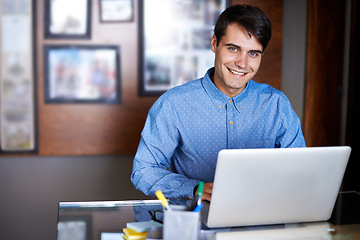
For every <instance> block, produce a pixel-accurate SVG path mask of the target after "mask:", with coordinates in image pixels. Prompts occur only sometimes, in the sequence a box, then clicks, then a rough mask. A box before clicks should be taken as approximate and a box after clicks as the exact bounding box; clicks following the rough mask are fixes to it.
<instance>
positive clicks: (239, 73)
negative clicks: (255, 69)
mask: <svg viewBox="0 0 360 240" xmlns="http://www.w3.org/2000/svg"><path fill="white" fill-rule="evenodd" d="M229 70H230V72H232V73H234V74H236V75H240V76H243V75H245V73H241V72H237V71H234V70H232V69H229Z"/></svg>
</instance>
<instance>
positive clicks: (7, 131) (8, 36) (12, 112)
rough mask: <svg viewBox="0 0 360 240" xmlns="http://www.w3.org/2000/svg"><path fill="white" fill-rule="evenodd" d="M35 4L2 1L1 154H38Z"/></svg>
mask: <svg viewBox="0 0 360 240" xmlns="http://www.w3.org/2000/svg"><path fill="white" fill-rule="evenodd" d="M34 4H35V1H32V0H1V1H0V43H1V44H0V135H1V139H0V146H1V148H0V152H1V153H17V152H36V151H37V143H36V124H35V122H36V115H35V112H36V107H35V106H36V103H35V72H34V69H35V66H34V64H35V61H34V52H35V44H34V42H35V40H34V39H35V38H34V36H35V34H34V30H33V26H35V24H34V16H35V14H34V13H35V11H34V9H35V7H34Z"/></svg>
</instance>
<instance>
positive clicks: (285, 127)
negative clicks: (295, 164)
mask: <svg viewBox="0 0 360 240" xmlns="http://www.w3.org/2000/svg"><path fill="white" fill-rule="evenodd" d="M279 106H280V112H281V115H282V121H281V128H280V129H279V130H278V134H277V139H276V145H277V146H278V147H283V148H288V147H290V148H294V147H306V144H305V139H304V136H303V133H302V131H301V123H300V119H299V117H298V116H297V115H296V113H295V111H294V110H293V108H292V107H291V103H290V101H289V100H288V98H287V97H285V95H284V98H280V102H279Z"/></svg>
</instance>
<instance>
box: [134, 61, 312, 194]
mask: <svg viewBox="0 0 360 240" xmlns="http://www.w3.org/2000/svg"><path fill="white" fill-rule="evenodd" d="M213 74H214V69H213V68H212V69H210V70H209V71H208V72H207V73H206V75H205V76H204V77H203V78H201V79H198V80H195V81H192V82H190V83H187V84H185V85H182V86H179V87H175V88H173V89H171V90H169V91H167V92H166V93H164V94H163V95H162V96H161V97H160V98H159V99H158V100H157V101H156V102H155V103H154V105H153V106H152V108H151V109H150V111H149V114H148V117H147V119H146V123H145V126H144V129H143V131H142V133H141V140H140V144H139V147H138V150H137V153H136V156H135V159H134V165H133V173H132V175H131V180H132V182H133V183H134V185H135V186H136V188H137V189H139V190H141V191H143V192H144V193H145V194H147V195H153V196H154V195H155V192H156V191H157V190H161V191H162V192H163V193H164V195H165V196H166V197H168V198H188V197H193V189H194V187H195V186H196V185H197V184H198V182H199V181H200V180H201V181H205V182H212V181H213V180H214V174H215V167H216V161H217V154H218V152H219V151H220V150H221V149H227V148H236V149H243V148H276V147H305V140H304V137H303V134H302V131H301V126H300V121H299V118H298V116H297V115H296V113H295V112H294V110H293V109H292V107H291V104H290V102H289V100H288V99H287V98H286V96H285V95H284V94H283V93H282V92H280V91H279V90H276V89H275V88H273V87H271V86H269V85H267V84H260V83H257V82H255V81H253V80H251V81H250V82H249V83H248V84H247V86H246V88H245V89H244V90H243V91H242V92H241V93H240V94H238V95H237V96H235V97H234V98H231V97H229V96H227V95H226V94H224V93H222V92H221V91H220V90H219V89H218V88H217V87H216V86H215V85H214V83H213V82H212V81H211V79H210V77H209V76H212V75H213Z"/></svg>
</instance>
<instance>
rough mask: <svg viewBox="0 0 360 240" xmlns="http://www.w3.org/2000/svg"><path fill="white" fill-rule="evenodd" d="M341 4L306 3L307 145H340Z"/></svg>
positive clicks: (320, 0)
mask: <svg viewBox="0 0 360 240" xmlns="http://www.w3.org/2000/svg"><path fill="white" fill-rule="evenodd" d="M344 14H345V1H336V0H331V1H329V0H309V1H308V27H307V28H308V30H307V59H306V94H305V107H304V108H305V118H304V119H305V120H304V129H303V130H304V136H305V140H306V143H307V145H308V146H334V145H339V144H340V124H341V123H340V120H341V93H342V82H343V81H342V79H343V54H344V51H343V50H344V31H345V30H344V27H345V24H344Z"/></svg>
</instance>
